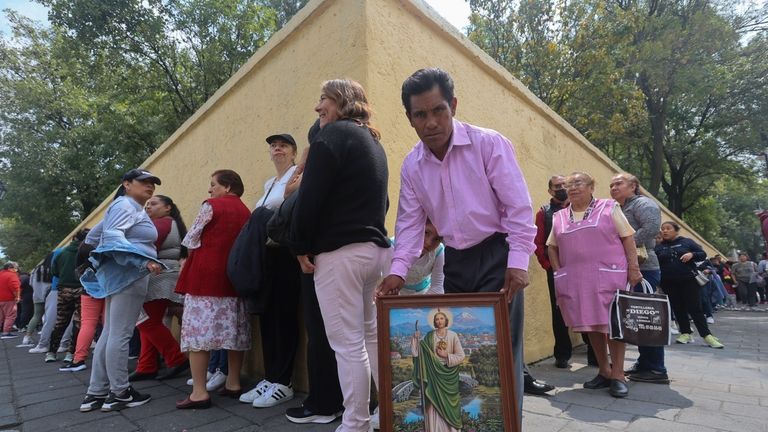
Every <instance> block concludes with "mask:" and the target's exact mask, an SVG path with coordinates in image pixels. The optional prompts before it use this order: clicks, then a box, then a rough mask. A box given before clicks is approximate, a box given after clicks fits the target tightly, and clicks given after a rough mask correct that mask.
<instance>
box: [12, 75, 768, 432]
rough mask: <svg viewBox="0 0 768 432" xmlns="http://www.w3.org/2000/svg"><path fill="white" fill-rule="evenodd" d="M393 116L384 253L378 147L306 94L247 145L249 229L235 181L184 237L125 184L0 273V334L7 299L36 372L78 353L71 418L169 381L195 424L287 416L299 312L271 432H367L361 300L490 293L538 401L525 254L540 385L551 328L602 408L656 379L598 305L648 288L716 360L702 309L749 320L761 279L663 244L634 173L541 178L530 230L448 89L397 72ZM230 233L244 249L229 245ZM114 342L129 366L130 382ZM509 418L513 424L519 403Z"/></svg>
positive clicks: (123, 402)
mask: <svg viewBox="0 0 768 432" xmlns="http://www.w3.org/2000/svg"><path fill="white" fill-rule="evenodd" d="M401 98H402V104H403V106H404V108H405V113H406V117H407V120H408V121H409V122H410V124H411V126H412V127H413V128H414V129H415V131H416V133H417V135H418V137H419V139H420V141H419V142H418V143H417V144H416V146H415V147H414V148H413V150H412V151H411V152H410V153H409V154H408V155H407V156H406V158H405V160H404V161H403V164H402V170H401V172H400V190H399V200H398V202H399V204H398V209H397V220H396V225H395V233H394V234H395V235H394V237H390V236H388V234H387V230H386V228H385V216H386V213H387V211H388V209H389V204H390V201H389V198H388V184H389V171H388V161H387V156H386V152H385V151H384V148H383V147H382V145H381V142H380V140H381V139H382V132H381V131H379V130H378V129H377V128H376V127H375V126H374V125H373V124H372V121H371V117H372V112H371V108H370V104H369V101H368V99H367V96H366V94H365V91H364V89H363V87H362V86H361V85H360V84H359V83H357V82H354V81H351V80H344V79H336V80H330V81H327V82H325V83H324V84H323V86H322V88H321V91H320V100H319V102H318V104H317V105H316V106H315V108H314V110H315V111H316V112H317V114H318V121H317V122H316V123H315V124H314V125H313V126H312V127H311V128H310V131H309V134H308V141H309V144H310V145H309V147H308V148H307V149H306V150H305V151H304V152H303V153H302V154H301V155H299V154H298V150H297V144H296V140H295V139H294V138H293V136H292V135H290V134H287V133H278V134H275V135H271V136H269V137H267V138H266V140H265V141H266V143H267V144H268V146H269V154H270V157H271V161H272V162H273V164H274V169H275V171H274V174H275V175H274V176H273V177H271V178H270V179H269V180H267V181H266V183H265V184H264V186H263V188H264V193H263V195H262V196H261V197H260V198H259V199H258V200H257V201H256V203H255V206H254V207H255V210H254V212H253V213H252V212H251V211H250V210H249V209H248V207H247V206H246V204H245V203H244V202H243V201H242V199H241V197H242V195H243V193H244V190H245V185H244V183H243V181H242V179H241V177H240V175H239V174H238V173H236V172H234V171H232V170H227V169H221V170H217V171H215V172H213V173H212V174H211V176H210V184H209V188H208V195H209V197H208V198H207V199H205V200H204V201H203V202H202V205H201V206H200V208H199V211H198V213H197V215H196V217H195V218H194V220H193V222H192V224H191V225H190V226H189V227H188V228H187V225H186V224H185V222H184V220H183V219H182V216H181V214H180V212H179V209H178V208H177V206H176V204H175V203H174V201H173V200H172V199H171V198H170V197H168V196H164V195H156V194H155V193H154V192H155V188H156V186H159V185H161V179H160V178H158V177H157V176H155V175H154V174H152V173H151V172H149V171H147V170H143V169H132V170H130V171H128V172H127V173H125V174H124V175H123V177H122V179H121V183H120V186H119V189H118V192H117V194H116V196H115V198H114V200H113V201H112V203H111V204H110V205H109V207H108V209H107V211H106V213H105V216H104V219H103V220H102V221H100V222H99V223H98V224H97V225H96V226H94V227H93V228H92V229H90V230H87V229H85V230H81V231H78V232H77V233H76V234H75V235H74V237H73V238H72V240H71V242H70V243H69V244H68V245H67V246H65V247H63V248H59V249H57V250H56V251H53V252H51V253H50V254H49V255H48V256H47V257H46V259H45V260H44V261H43V262H42V263H41V264H40V265H38V266H37V267H36V268H35V269H34V270H33V271H32V274H31V275H24V274H22V277H21V279H20V278H19V277H17V275H16V272H17V271H18V266H16V265H15V264H13V263H9V264H6V265H5V268H4V270H3V271H2V272H0V283H2V284H3V285H2V286H3V287H5V286H6V285H7V286H9V288H8V289H7V290H5V289H4V290H2V291H0V295H2V297H0V314H2V318H3V329H2V330H3V333H2V337H4V338H6V337H14V336H15V335H14V334H13V333H12V330H11V325H12V324H13V322H14V320H15V319H16V316H15V308H16V303H18V302H21V304H23V305H24V306H23V307H22V310H23V311H24V313H25V314H27V315H28V318H26V320H27V321H25V322H24V323H23V324H22V325H19V326H17V327H18V328H22V327H26V332H25V334H24V338H23V340H22V345H21V346H30V347H31V349H30V350H29V351H30V352H31V353H45V361H46V362H54V361H57V360H58V357H57V355H58V353H60V352H64V353H66V354H65V357H64V361H65V363H64V365H63V366H62V367H61V369H60V370H62V371H69V372H77V371H82V370H85V369H87V365H86V360H87V357H88V354H89V349H90V348H91V346H92V343H93V341H94V340H97V342H96V344H95V349H94V352H93V358H92V362H91V368H90V373H91V376H90V383H89V385H88V388H87V390H86V395H85V398H84V399H83V402H82V403H81V405H80V411H82V412H89V411H93V410H101V411H106V412H108V411H116V410H121V409H125V408H131V407H137V406H140V405H143V404H145V403H147V402H149V401H150V400H151V396H150V395H149V394H146V393H141V392H139V391H137V390H136V389H135V388H134V387H133V386H132V385H131V383H132V382H136V381H141V380H153V379H155V380H164V379H169V378H173V377H177V376H180V375H182V374H185V373H187V371H189V373H191V379H190V380H189V381H188V384H190V385H191V386H192V388H191V391H190V392H189V394H188V396H187V397H186V398H184V399H183V400H180V401H178V402H177V403H176V408H178V409H193V408H194V409H205V408H208V407H210V406H211V405H212V395H211V393H212V392H214V391H215V392H216V393H217V394H218V396H220V397H229V398H237V399H239V401H241V402H243V403H247V404H251V405H252V406H253V407H256V408H266V407H272V406H275V405H278V404H281V403H284V402H286V401H289V400H291V399H293V397H294V389H293V384H292V383H293V377H292V374H293V370H294V365H295V360H296V353H297V350H298V344H299V333H300V329H299V327H298V325H299V324H298V323H299V320H298V319H297V317H296V312H297V310H298V308H299V307H301V309H302V311H303V316H304V324H305V326H306V334H307V339H308V341H307V347H306V349H307V364H306V368H307V372H308V378H309V392H308V395H307V397H306V399H305V400H304V401H303V403H302V404H301V405H300V406H298V407H294V408H290V409H288V410H287V411H286V417H287V419H288V420H289V421H291V422H294V423H329V422H332V421H334V420H336V419H338V418H339V417H341V418H342V421H341V425H340V426H339V428H338V429H337V430H339V431H354V432H364V431H368V430H371V429H378V413H377V411H374V412H371V411H370V408H371V407H370V395H371V385H372V383H371V381H373V385H374V386H378V378H379V373H378V367H379V365H378V356H377V353H378V347H377V325H376V309H375V304H374V302H375V299H376V298H377V297H380V296H385V295H395V294H400V295H421V294H438V295H439V294H443V293H474V292H501V293H503V295H504V297H505V298H506V300H507V302H508V308H509V317H510V333H511V341H510V342H511V343H510V344H509V346H510V347H511V350H512V355H513V357H512V358H513V359H514V367H513V371H512V373H513V375H514V377H515V382H516V383H517V388H516V389H515V393H516V394H517V395H522V393H523V392H526V393H533V394H543V393H546V392H547V391H551V390H552V389H553V388H554V387H552V386H550V385H548V384H546V383H543V382H541V381H537V380H536V379H535V378H534V377H532V376H531V375H530V373H529V372H528V371H527V369H526V368H525V365H524V364H523V322H524V310H523V306H524V295H523V293H524V288H525V287H526V286H527V285H528V284H529V279H528V263H529V256H530V255H531V254H532V253H534V251H535V252H536V255H537V258H538V260H539V262H540V264H541V265H542V267H543V268H544V269H545V270H546V271H547V282H548V285H549V293H550V298H551V309H552V327H553V333H554V335H555V347H554V357H555V366H556V367H558V368H568V367H569V361H570V357H571V352H572V342H571V336H570V334H569V329H570V331H573V332H577V333H581V334H582V336H583V338H584V340H585V342H587V343H588V348H589V363H590V365H594V366H596V367H597V368H598V373H597V375H596V376H595V378H593V379H592V380H590V381H588V382H586V383H584V387H585V388H589V389H601V388H608V389H609V392H610V394H611V395H612V396H614V397H619V398H620V397H625V396H627V394H628V387H627V384H626V379H627V377H628V378H629V379H630V380H636V381H643V382H654V383H668V382H669V377H668V374H667V370H666V368H665V365H664V348H663V347H655V346H654V347H640V356H639V358H638V359H637V361H636V362H635V364H634V365H632V366H631V367H630V368H629V369H628V370H624V368H623V364H624V353H625V345H624V344H623V343H622V342H619V341H616V340H613V339H611V338H609V337H608V325H609V306H610V303H611V300H612V298H613V295H614V293H615V292H616V291H617V290H627V289H634V290H640V289H641V288H640V282H641V281H642V280H643V279H644V280H645V281H647V282H649V283H650V284H651V286H653V287H654V288H658V289H659V290H661V291H663V292H664V293H666V294H667V295H668V296H669V300H670V303H671V306H672V309H673V311H674V314H675V317H676V320H677V323H678V329H679V333H680V334H679V336H678V338H677V342H678V343H690V342H693V337H692V330H691V328H690V319H693V321H694V324H695V326H696V329H697V330H698V332H699V335H700V336H701V337H702V338H703V339H704V341H705V342H706V343H707V344H708V345H709V346H711V347H713V348H723V345H722V344H721V343H720V342H719V341H718V340H717V338H716V337H715V336H714V335H712V333H711V332H710V330H709V327H708V325H709V324H711V323H713V321H712V316H711V314H712V312H713V311H714V310H715V309H717V308H718V307H720V306H722V305H731V306H733V305H734V304H735V303H734V302H735V301H739V302H745V303H747V304H749V305H752V306H753V305H754V304H756V302H757V301H758V299H757V294H758V293H759V295H760V300H761V301H765V290H764V288H761V285H760V283H759V280H760V279H761V278H762V275H764V274H765V273H766V271H768V270H767V269H766V267H768V261H766V260H765V259H764V260H763V261H761V262H760V264H759V265H757V264H754V263H753V262H751V261H749V260H748V257H746V256H741V257H740V259H739V262H738V263H733V264H729V263H723V262H722V261H721V260H720V259H719V257H714V258H712V259H711V260H707V259H706V254H705V253H704V251H703V250H702V248H701V247H700V246H699V245H698V244H696V243H695V242H694V241H693V240H691V239H688V238H685V237H682V236H680V235H679V231H680V227H679V226H678V225H677V224H676V223H675V222H672V221H667V222H664V223H661V212H660V209H659V207H658V206H657V205H656V204H655V202H654V201H653V200H651V199H649V198H647V197H645V196H643V195H641V194H640V185H639V182H638V180H637V178H636V177H635V176H633V175H630V174H619V175H616V176H615V177H613V178H612V180H611V183H610V185H609V191H610V195H611V197H612V199H596V198H595V197H594V196H593V194H594V192H595V188H596V187H597V183H596V180H595V179H594V178H593V177H592V176H591V175H589V174H588V173H586V172H574V173H572V174H569V175H567V176H564V175H555V176H553V177H552V178H550V179H549V182H548V192H549V194H550V195H551V197H552V199H551V200H550V202H549V203H548V204H547V205H545V206H543V207H542V208H541V209H540V210H539V212H538V213H537V214H536V217H535V221H534V217H533V208H532V204H531V200H530V195H529V192H528V187H527V185H526V182H525V179H524V177H523V174H522V172H521V170H520V166H519V163H518V160H517V157H516V154H515V151H514V148H513V146H512V144H511V143H510V141H509V140H508V139H507V138H506V137H504V136H503V135H501V134H500V133H498V132H496V131H494V130H491V129H485V128H481V127H478V126H474V125H471V124H468V123H464V122H460V121H458V120H456V119H455V118H454V116H455V114H456V110H457V99H456V97H455V96H454V83H453V80H452V78H451V77H450V76H449V75H448V74H447V73H446V72H445V71H443V70H440V69H436V68H430V69H422V70H419V71H416V72H415V73H414V74H413V75H411V76H410V77H408V78H407V79H406V80H405V81H404V83H403V85H402V93H401ZM201 192H202V191H201ZM278 234H279V235H278ZM243 236H246V237H245V238H247V239H248V240H251V246H250V247H247V248H243V247H240V246H238V244H239V243H238V242H240V241H241V239H242V238H243ZM253 239H255V240H253ZM243 254H247V255H248V256H246V257H242V256H240V255H243ZM233 255H235V256H234V258H236V259H240V258H242V259H244V260H245V261H248V262H251V263H256V264H255V265H256V267H257V272H258V275H257V276H254V279H253V281H252V285H253V287H248V289H250V290H252V292H250V293H248V294H247V295H243V292H242V289H241V287H240V286H239V284H237V283H234V281H235V278H234V277H233ZM742 258H743V259H742ZM235 261H237V260H235ZM699 272H701V275H703V276H702V277H703V278H705V279H706V283H705V284H703V285H702V284H701V282H700V281H699V280H698V279H697V276H699ZM6 280H7V281H9V282H7V283H6ZM12 280H13V281H14V282H13V283H11V282H10V281H12ZM22 285H23V286H28V287H29V289H22ZM762 286H764V282H763V284H762ZM26 293H28V295H27V294H26ZM732 296H733V297H732ZM252 314H256V315H258V316H259V331H260V336H261V351H262V352H263V355H264V370H265V376H264V378H263V379H262V380H261V381H259V382H258V384H257V385H256V386H255V387H253V388H251V389H246V388H244V387H243V385H242V382H241V380H240V371H241V368H242V365H243V360H244V355H245V352H246V351H249V350H250V349H251V348H252V337H251V315H252ZM171 316H176V317H180V322H181V332H180V341H178V342H177V341H176V339H175V338H174V337H173V335H172V333H171V331H170V330H169V327H168V324H169V317H171ZM708 320H709V322H708ZM22 321H24V320H22ZM433 321H434V327H435V331H434V332H429V334H428V335H427V336H425V338H423V340H422V339H421V336H420V335H416V336H415V338H414V339H413V341H412V351H413V353H414V356H419V355H424V356H428V355H432V354H434V356H433V357H430V358H433V359H434V360H435V361H436V362H437V363H441V364H442V365H454V366H455V365H456V364H458V363H461V362H462V361H463V360H464V358H465V356H464V352H463V350H462V349H461V344H460V341H459V340H458V338H456V337H452V338H451V339H450V342H451V344H450V346H448V345H446V346H442V345H438V343H437V339H438V338H441V341H443V342H445V340H446V338H447V337H449V336H451V334H452V332H451V331H450V330H448V322H449V318H448V316H447V315H446V314H444V313H443V314H442V315H440V312H438V313H437V314H435V316H434V320H433ZM41 322H42V323H43V326H42V330H41V332H40V333H39V337H38V334H37V329H38V327H39V325H40V323H41ZM433 334H434V335H436V337H435V338H433V337H432V335H433ZM453 335H454V336H455V333H453ZM132 338H134V339H138V340H139V341H140V346H141V348H140V352H139V353H138V361H137V363H136V367H135V369H134V370H133V371H131V372H130V373H129V366H128V365H129V345H130V341H131V339H132ZM35 339H38V341H37V343H35V341H34V340H35ZM159 359H162V362H160V360H159ZM422 363H423V362H422ZM161 364H163V365H164V366H165V368H164V369H163V368H161ZM425 373H426V372H425ZM456 386H458V382H457V383H456ZM456 390H457V391H458V387H456ZM517 401H518V405H517V406H516V407H514V409H516V410H517V416H516V418H517V419H518V420H520V419H521V418H522V416H521V414H522V402H523V398H522V397H519V396H518V398H517ZM425 403H426V404H427V408H428V410H427V411H425V412H427V414H428V415H429V417H430V419H431V420H430V422H446V424H444V425H443V426H441V428H442V429H439V430H458V429H456V422H457V421H459V420H456V419H453V420H451V419H452V418H453V417H456V415H453V416H451V415H449V413H447V412H443V411H442V408H441V406H442V405H441V403H438V402H436V401H432V400H429V401H425ZM430 410H431V411H430ZM454 414H455V413H454ZM434 424H436V423H434ZM441 424H442V423H441Z"/></svg>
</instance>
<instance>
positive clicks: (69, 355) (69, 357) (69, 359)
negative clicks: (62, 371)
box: [64, 353, 72, 363]
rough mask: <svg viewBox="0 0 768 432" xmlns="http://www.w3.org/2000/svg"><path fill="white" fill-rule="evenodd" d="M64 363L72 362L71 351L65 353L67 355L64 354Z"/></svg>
mask: <svg viewBox="0 0 768 432" xmlns="http://www.w3.org/2000/svg"><path fill="white" fill-rule="evenodd" d="M64 363H72V353H67V355H65V356H64Z"/></svg>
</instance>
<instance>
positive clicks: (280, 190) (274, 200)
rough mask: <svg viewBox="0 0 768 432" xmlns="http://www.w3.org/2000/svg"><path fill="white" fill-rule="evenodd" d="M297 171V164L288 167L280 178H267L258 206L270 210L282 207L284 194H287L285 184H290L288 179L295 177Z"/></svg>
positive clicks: (257, 202)
mask: <svg viewBox="0 0 768 432" xmlns="http://www.w3.org/2000/svg"><path fill="white" fill-rule="evenodd" d="M295 171H296V165H294V166H292V167H290V168H288V171H286V172H285V174H283V176H282V177H281V178H279V179H278V178H277V176H275V177H272V178H271V179H269V180H267V181H266V183H264V195H263V196H262V197H261V198H259V200H258V201H256V207H266V208H268V209H270V210H277V209H278V208H280V204H282V203H283V198H284V197H283V195H285V186H286V185H288V181H289V180H290V179H291V177H293V173H294V172H295ZM273 185H274V186H273Z"/></svg>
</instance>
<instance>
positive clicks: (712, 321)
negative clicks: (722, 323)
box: [707, 317, 715, 324]
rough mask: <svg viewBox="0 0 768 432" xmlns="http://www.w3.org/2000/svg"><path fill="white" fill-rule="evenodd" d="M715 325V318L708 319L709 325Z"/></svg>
mask: <svg viewBox="0 0 768 432" xmlns="http://www.w3.org/2000/svg"><path fill="white" fill-rule="evenodd" d="M714 323H715V317H707V324H714Z"/></svg>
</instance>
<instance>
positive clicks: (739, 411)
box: [697, 402, 768, 422]
mask: <svg viewBox="0 0 768 432" xmlns="http://www.w3.org/2000/svg"><path fill="white" fill-rule="evenodd" d="M697 408H698V405H697ZM720 409H721V411H722V412H724V413H727V414H733V415H737V416H745V417H754V418H756V419H762V420H763V421H766V422H768V412H766V409H765V408H764V407H761V406H754V405H742V404H738V403H733V402H723V404H722V407H721V408H720Z"/></svg>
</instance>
